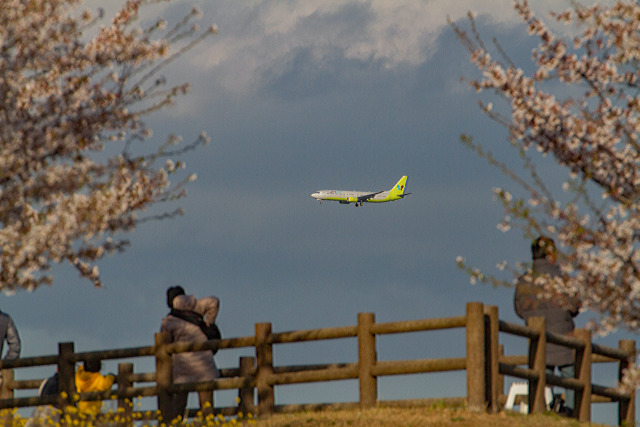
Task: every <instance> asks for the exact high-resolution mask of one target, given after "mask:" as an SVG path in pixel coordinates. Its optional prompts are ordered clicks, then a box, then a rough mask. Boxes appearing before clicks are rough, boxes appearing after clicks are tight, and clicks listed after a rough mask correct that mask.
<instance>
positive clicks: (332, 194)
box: [311, 190, 389, 203]
mask: <svg viewBox="0 0 640 427" xmlns="http://www.w3.org/2000/svg"><path fill="white" fill-rule="evenodd" d="M368 194H373V195H372V196H371V197H369V198H367V199H364V200H363V201H366V202H387V201H388V200H387V197H388V196H389V192H388V191H383V192H381V193H378V194H375V191H345V190H320V191H317V192H315V193H313V194H312V195H311V197H313V198H315V199H317V200H335V201H337V202H343V203H353V202H356V201H358V199H359V198H361V197H364V196H366V195H368Z"/></svg>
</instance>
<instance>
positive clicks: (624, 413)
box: [618, 340, 636, 426]
mask: <svg viewBox="0 0 640 427" xmlns="http://www.w3.org/2000/svg"><path fill="white" fill-rule="evenodd" d="M618 347H619V348H620V350H622V351H624V352H625V353H627V354H628V355H629V356H628V357H627V360H621V361H620V364H619V365H618V381H622V377H623V376H624V371H625V370H626V369H628V368H629V365H630V364H632V363H633V362H634V361H635V358H636V342H635V341H634V340H620V341H619V343H618ZM635 418H636V390H635V388H634V389H633V390H632V391H631V393H630V396H629V400H621V401H620V402H619V403H618V424H619V425H627V426H632V425H635Z"/></svg>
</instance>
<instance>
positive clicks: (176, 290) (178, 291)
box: [167, 286, 184, 308]
mask: <svg viewBox="0 0 640 427" xmlns="http://www.w3.org/2000/svg"><path fill="white" fill-rule="evenodd" d="M178 295H184V289H183V288H182V286H172V287H170V288H169V289H167V305H168V306H169V308H173V299H174V298H175V297H177V296H178Z"/></svg>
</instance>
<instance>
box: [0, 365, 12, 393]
mask: <svg viewBox="0 0 640 427" xmlns="http://www.w3.org/2000/svg"><path fill="white" fill-rule="evenodd" d="M13 380H14V371H13V369H3V370H2V373H1V374H0V381H1V382H0V399H12V398H13Z"/></svg>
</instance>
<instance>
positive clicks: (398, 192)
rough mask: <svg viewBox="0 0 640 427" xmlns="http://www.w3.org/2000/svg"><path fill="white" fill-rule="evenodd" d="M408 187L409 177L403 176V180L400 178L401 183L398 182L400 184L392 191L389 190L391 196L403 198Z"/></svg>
mask: <svg viewBox="0 0 640 427" xmlns="http://www.w3.org/2000/svg"><path fill="white" fill-rule="evenodd" d="M406 186H407V176H406V175H405V176H403V177H402V178H400V181H398V183H397V184H396V185H395V186H394V187H393V188H392V189H391V190H389V196H396V197H398V196H400V197H401V196H402V195H403V194H404V190H405V188H406Z"/></svg>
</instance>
